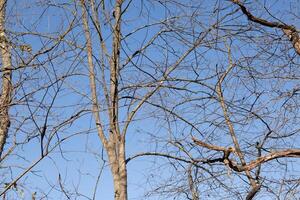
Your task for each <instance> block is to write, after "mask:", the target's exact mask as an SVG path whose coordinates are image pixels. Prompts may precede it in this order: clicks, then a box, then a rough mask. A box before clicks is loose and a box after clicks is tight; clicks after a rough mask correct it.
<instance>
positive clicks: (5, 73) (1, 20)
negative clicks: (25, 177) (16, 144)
mask: <svg viewBox="0 0 300 200" xmlns="http://www.w3.org/2000/svg"><path fill="white" fill-rule="evenodd" d="M5 8H6V0H0V48H1V50H0V52H1V61H2V69H1V70H2V88H1V90H2V91H1V97H0V158H1V155H2V152H3V148H4V145H5V143H6V139H7V136H8V130H9V126H10V118H9V112H8V111H9V107H10V103H11V93H12V83H11V79H12V71H11V52H10V48H11V46H10V43H9V41H8V39H7V37H6V33H5V32H6V30H5V11H6V9H5Z"/></svg>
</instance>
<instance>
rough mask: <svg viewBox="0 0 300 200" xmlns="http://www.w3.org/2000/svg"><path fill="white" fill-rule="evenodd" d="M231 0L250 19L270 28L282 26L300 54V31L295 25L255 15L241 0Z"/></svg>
mask: <svg viewBox="0 0 300 200" xmlns="http://www.w3.org/2000/svg"><path fill="white" fill-rule="evenodd" d="M231 1H232V2H233V3H234V4H236V5H238V6H239V7H240V8H241V10H242V12H243V14H244V15H246V16H247V18H248V20H250V21H252V22H255V23H258V24H260V25H263V26H267V27H270V28H280V29H281V30H282V31H283V33H284V34H285V35H286V36H287V37H288V38H289V40H290V41H291V42H292V44H293V47H294V49H295V51H296V53H297V54H298V55H300V36H299V32H298V31H297V29H296V28H295V27H294V26H291V25H287V24H284V23H279V22H270V21H267V20H265V19H262V18H258V17H255V16H254V15H252V13H251V12H250V11H249V10H248V9H247V8H246V7H245V6H244V5H243V4H242V3H241V2H240V1H239V0H231Z"/></svg>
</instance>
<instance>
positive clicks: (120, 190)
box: [107, 139, 127, 200]
mask: <svg viewBox="0 0 300 200" xmlns="http://www.w3.org/2000/svg"><path fill="white" fill-rule="evenodd" d="M107 153H108V158H109V161H110V168H111V172H112V176H113V183H114V194H115V195H114V199H115V200H127V168H126V156H125V140H124V139H121V141H118V142H116V143H112V145H109V148H108V149H107Z"/></svg>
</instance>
